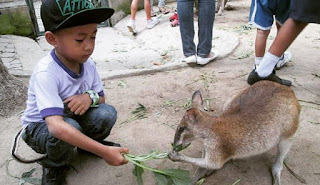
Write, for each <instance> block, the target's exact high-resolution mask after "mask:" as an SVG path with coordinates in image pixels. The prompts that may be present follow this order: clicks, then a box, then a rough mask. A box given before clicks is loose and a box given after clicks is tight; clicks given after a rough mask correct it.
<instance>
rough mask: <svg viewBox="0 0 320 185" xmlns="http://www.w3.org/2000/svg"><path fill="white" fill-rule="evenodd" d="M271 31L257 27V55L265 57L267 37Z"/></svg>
mask: <svg viewBox="0 0 320 185" xmlns="http://www.w3.org/2000/svg"><path fill="white" fill-rule="evenodd" d="M269 33H270V30H260V29H257V35H256V41H255V45H254V46H255V55H256V57H263V55H264V53H265V50H266V45H267V38H268V35H269Z"/></svg>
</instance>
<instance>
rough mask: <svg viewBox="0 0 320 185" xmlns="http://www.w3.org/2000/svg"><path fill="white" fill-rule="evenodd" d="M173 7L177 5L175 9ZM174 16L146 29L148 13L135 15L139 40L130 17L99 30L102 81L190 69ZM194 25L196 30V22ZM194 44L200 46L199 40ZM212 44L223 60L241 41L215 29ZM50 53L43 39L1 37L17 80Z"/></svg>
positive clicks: (97, 59)
mask: <svg viewBox="0 0 320 185" xmlns="http://www.w3.org/2000/svg"><path fill="white" fill-rule="evenodd" d="M174 6H175V4H173V5H172V7H174ZM172 12H173V11H172ZM171 15H173V13H169V14H167V15H162V14H160V15H158V16H157V19H159V20H160V23H159V24H158V25H156V26H155V27H154V28H152V29H147V28H146V16H145V12H144V10H142V11H139V12H138V13H137V15H136V25H137V30H138V34H137V35H136V36H133V35H132V34H131V33H130V32H129V31H128V29H127V27H126V24H127V22H128V20H129V16H127V17H125V18H124V19H122V20H121V21H120V22H118V23H117V24H116V25H115V26H114V27H101V28H98V34H97V37H96V47H95V51H94V53H93V54H92V58H93V59H94V61H95V62H96V65H97V69H98V72H99V74H100V76H101V78H102V79H110V78H117V77H123V76H130V75H138V74H148V73H154V72H159V71H165V70H172V69H178V68H183V67H187V66H188V65H187V64H186V63H183V62H181V59H182V58H184V56H183V53H182V44H181V38H180V32H179V27H171V26H170V22H169V17H170V16H171ZM195 25H196V30H197V29H198V28H197V22H196V20H195ZM196 35H197V32H196ZM195 42H196V43H197V37H195ZM212 42H213V47H212V49H213V50H217V51H218V52H219V55H220V56H219V58H222V57H225V56H227V55H228V54H230V53H231V52H232V51H233V50H234V49H235V48H236V47H237V46H238V44H239V39H238V37H237V36H236V35H235V34H234V33H232V32H228V31H224V30H216V29H214V33H213V40H212ZM51 49H52V47H51V46H50V45H49V44H48V43H46V41H45V39H44V37H43V36H42V37H39V38H37V39H36V41H35V40H32V39H30V38H26V37H19V36H12V35H1V36H0V57H1V58H2V61H3V62H4V65H5V66H6V67H7V68H8V70H9V72H10V73H11V74H13V75H15V76H22V77H29V76H30V75H31V74H32V70H33V68H34V66H35V65H36V64H37V62H38V61H39V59H41V58H42V57H43V56H45V55H46V54H47V53H48V52H49V51H50V50H51ZM219 58H218V60H219Z"/></svg>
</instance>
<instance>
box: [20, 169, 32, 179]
mask: <svg viewBox="0 0 320 185" xmlns="http://www.w3.org/2000/svg"><path fill="white" fill-rule="evenodd" d="M35 170H36V169H35V168H33V169H31V170H30V171H28V172H24V173H23V174H22V176H21V178H25V177H31V176H32V174H33V172H34V171H35Z"/></svg>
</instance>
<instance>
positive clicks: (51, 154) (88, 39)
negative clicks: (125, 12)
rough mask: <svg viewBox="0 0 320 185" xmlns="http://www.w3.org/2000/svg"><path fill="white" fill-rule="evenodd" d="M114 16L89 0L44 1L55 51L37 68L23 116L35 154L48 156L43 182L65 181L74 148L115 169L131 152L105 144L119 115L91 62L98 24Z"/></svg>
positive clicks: (44, 16) (44, 17) (43, 10)
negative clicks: (100, 159)
mask: <svg viewBox="0 0 320 185" xmlns="http://www.w3.org/2000/svg"><path fill="white" fill-rule="evenodd" d="M113 13H114V10H113V9H110V8H94V6H93V4H92V3H91V1H89V0H77V1H73V0H59V1H57V0H43V1H42V5H41V18H42V21H43V24H44V27H45V31H46V32H45V38H46V40H47V42H48V43H49V44H51V45H52V46H53V47H54V49H53V50H52V51H51V52H50V53H49V54H48V55H47V56H46V57H44V58H43V59H41V60H40V61H39V63H38V65H37V66H36V67H35V69H34V72H33V74H32V76H31V78H30V82H29V90H28V100H27V108H26V111H25V112H24V115H23V116H22V122H23V126H24V127H26V129H25V133H24V134H23V135H22V138H23V139H24V140H25V141H26V143H27V144H28V145H29V146H30V147H31V148H32V149H33V150H35V151H36V152H38V153H41V154H46V157H45V158H44V159H42V160H41V161H40V162H39V163H40V164H41V165H42V166H43V175H42V184H55V185H61V184H65V183H66V179H65V178H66V177H65V170H66V169H67V167H68V165H70V162H71V160H72V155H73V150H74V148H75V147H78V148H80V149H82V150H86V151H88V152H91V153H93V154H96V155H98V156H100V157H101V158H103V159H104V160H105V161H106V162H107V163H108V164H110V165H114V166H118V165H122V164H125V163H127V160H126V159H125V158H124V157H123V154H124V153H128V152H129V150H128V149H127V148H122V147H119V145H117V144H115V143H112V142H106V141H103V140H104V139H105V138H106V137H107V136H108V135H109V134H110V131H111V129H112V127H113V125H114V124H115V122H116V118H117V112H116V110H115V108H114V107H113V106H111V105H108V104H105V97H104V92H103V86H102V83H101V80H100V77H99V75H98V73H97V70H96V67H95V64H94V62H93V61H92V60H91V59H89V57H90V55H91V54H92V52H93V49H94V46H95V37H96V33H97V24H99V23H101V22H102V21H105V20H107V19H108V18H109V17H110V16H111V15H112V14H113ZM108 145H109V146H108ZM116 146H118V147H116Z"/></svg>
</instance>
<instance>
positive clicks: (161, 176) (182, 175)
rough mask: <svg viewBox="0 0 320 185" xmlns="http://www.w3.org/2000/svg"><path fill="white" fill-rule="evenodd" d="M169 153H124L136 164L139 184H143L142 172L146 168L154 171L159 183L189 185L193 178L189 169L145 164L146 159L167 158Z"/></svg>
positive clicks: (135, 171) (163, 184)
mask: <svg viewBox="0 0 320 185" xmlns="http://www.w3.org/2000/svg"><path fill="white" fill-rule="evenodd" d="M167 156H168V154H167V153H166V152H165V153H159V151H153V152H151V153H150V154H147V155H132V154H124V157H125V158H126V159H127V160H128V161H130V162H131V163H133V164H134V169H133V171H132V172H133V174H134V176H136V177H137V182H138V184H139V185H143V179H142V174H143V173H144V170H149V171H151V172H152V173H153V175H154V177H155V179H156V181H157V184H158V185H189V184H191V178H190V174H189V171H187V170H182V169H162V170H160V169H154V168H151V167H149V166H147V165H146V164H145V162H146V161H149V160H153V159H165V158H167Z"/></svg>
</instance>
